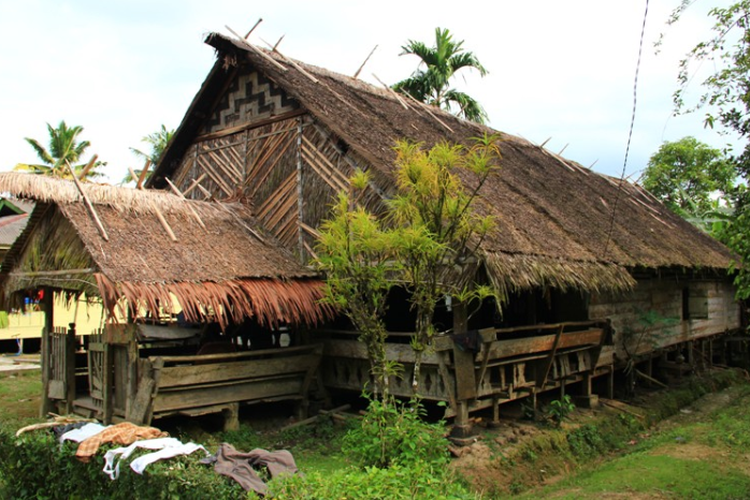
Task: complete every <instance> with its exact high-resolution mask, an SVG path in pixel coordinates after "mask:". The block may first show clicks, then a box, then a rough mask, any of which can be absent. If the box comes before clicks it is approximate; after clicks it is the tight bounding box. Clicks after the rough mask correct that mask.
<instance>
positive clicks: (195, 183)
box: [182, 172, 208, 197]
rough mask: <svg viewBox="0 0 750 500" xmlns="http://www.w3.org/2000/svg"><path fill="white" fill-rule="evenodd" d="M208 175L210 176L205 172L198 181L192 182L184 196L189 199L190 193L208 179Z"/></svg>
mask: <svg viewBox="0 0 750 500" xmlns="http://www.w3.org/2000/svg"><path fill="white" fill-rule="evenodd" d="M206 175H208V174H206V173H205V172H203V173H202V174H201V175H200V176H199V177H198V178H197V179H193V180H192V181H190V186H189V187H188V188H187V189H186V190H185V191H184V192H183V193H182V195H183V196H186V197H187V195H188V194H190V191H192V190H193V189H195V188H196V187H198V184H200V182H201V181H202V180H203V179H205V178H206Z"/></svg>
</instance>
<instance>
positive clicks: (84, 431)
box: [60, 423, 109, 443]
mask: <svg viewBox="0 0 750 500" xmlns="http://www.w3.org/2000/svg"><path fill="white" fill-rule="evenodd" d="M107 427H109V426H108V425H107V426H104V425H101V424H96V423H89V424H86V425H84V426H83V427H79V428H78V429H73V430H72V431H68V432H66V433H65V434H63V435H62V436H60V442H61V443H62V442H64V441H75V442H76V443H80V442H81V441H83V440H85V439H88V438H90V437H91V436H96V435H97V434H99V433H100V432H102V431H103V430H104V429H106V428H107Z"/></svg>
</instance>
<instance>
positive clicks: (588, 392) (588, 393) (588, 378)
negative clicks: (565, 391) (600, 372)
mask: <svg viewBox="0 0 750 500" xmlns="http://www.w3.org/2000/svg"><path fill="white" fill-rule="evenodd" d="M593 378H594V377H593V376H592V372H585V373H584V374H583V379H582V380H581V394H580V395H579V396H576V398H575V399H576V405H577V406H580V407H582V408H596V407H597V406H599V395H597V394H594V393H593V390H592V380H593Z"/></svg>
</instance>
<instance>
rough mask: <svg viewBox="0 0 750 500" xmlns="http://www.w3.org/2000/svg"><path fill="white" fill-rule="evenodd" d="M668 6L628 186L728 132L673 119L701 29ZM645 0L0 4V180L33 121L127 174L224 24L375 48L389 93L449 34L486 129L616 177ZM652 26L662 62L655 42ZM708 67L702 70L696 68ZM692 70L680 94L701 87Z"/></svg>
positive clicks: (341, 63)
mask: <svg viewBox="0 0 750 500" xmlns="http://www.w3.org/2000/svg"><path fill="white" fill-rule="evenodd" d="M678 3H679V0H651V2H650V6H649V13H648V17H647V24H646V40H645V43H644V49H643V60H642V63H641V68H640V77H639V86H638V107H637V114H636V122H635V131H634V135H633V142H632V146H631V153H630V159H629V162H628V168H627V174H628V175H632V176H637V173H638V171H640V170H641V169H642V168H644V166H645V164H646V162H647V161H648V158H649V156H650V155H651V154H653V153H654V152H655V151H656V150H657V149H658V147H659V145H660V144H661V143H662V142H664V141H673V140H677V139H680V138H682V137H684V136H686V135H694V136H696V137H698V138H699V139H700V140H703V141H704V142H707V143H709V144H711V145H712V146H714V147H722V146H723V145H724V144H726V143H727V141H728V139H727V138H726V137H721V136H719V135H718V134H717V133H716V132H714V131H707V130H704V128H703V125H702V123H703V116H702V113H699V114H696V115H692V116H687V117H672V101H671V94H672V92H673V91H674V90H675V87H676V74H677V63H678V61H679V59H680V58H681V56H683V55H684V54H685V53H686V52H687V51H688V50H689V49H690V48H691V47H692V46H693V45H695V43H697V42H698V41H699V40H701V39H703V38H705V37H706V36H707V35H708V34H709V28H710V25H711V23H710V21H709V19H708V18H707V17H706V12H707V10H708V9H709V8H710V7H711V6H712V5H716V4H720V5H721V4H726V3H727V2H725V1H724V2H722V1H719V0H699V1H698V2H696V4H694V5H693V6H692V7H691V8H690V10H689V11H688V13H687V14H686V15H685V16H684V18H683V20H682V21H681V22H680V23H678V24H677V25H675V26H672V27H667V26H666V25H665V21H666V19H667V18H668V16H669V13H670V12H671V11H672V9H673V8H674V7H675V6H676V5H677V4H678ZM645 7H646V2H645V0H644V1H638V0H568V1H565V2H562V1H559V0H526V1H523V2H518V1H510V0H498V1H495V2H492V3H490V2H486V3H484V2H482V3H480V2H457V1H451V2H446V1H434V0H433V1H420V2H406V1H398V2H396V1H390V0H381V1H378V2H357V1H353V0H348V1H326V0H318V1H314V2H313V1H305V2H303V1H298V2H293V1H283V0H275V1H265V2H259V1H255V0H245V1H233V0H211V1H208V0H179V1H177V0H174V1H173V0H168V1H159V0H128V1H119V0H108V1H103V0H23V1H18V0H0V37H2V44H1V45H0V116H1V117H2V120H0V137H1V138H2V139H0V141H1V143H0V145H1V147H0V170H11V169H12V168H13V167H14V166H15V165H16V163H19V162H23V163H35V162H36V161H37V160H36V156H35V154H34V153H33V151H32V150H31V148H30V147H29V146H28V144H26V142H25V141H24V140H23V138H24V137H33V138H36V139H38V140H40V141H41V142H43V143H44V144H46V143H47V138H48V134H47V130H46V125H45V123H47V122H49V123H51V124H53V125H57V123H59V122H60V120H65V121H66V122H67V123H68V125H82V126H83V127H84V132H83V134H82V136H81V137H82V139H86V140H89V141H90V142H91V143H92V146H91V148H90V150H89V151H90V153H97V154H98V155H99V157H100V159H102V160H104V161H107V162H108V163H109V166H108V167H107V169H106V172H107V173H108V174H109V175H108V177H109V180H110V181H111V182H119V180H120V179H122V177H123V176H124V175H125V173H126V170H127V167H128V166H131V167H133V168H140V167H141V164H140V160H138V159H137V158H136V157H135V156H133V154H132V153H131V152H130V151H129V147H138V148H147V146H146V145H145V144H143V143H141V142H140V140H141V138H142V137H143V136H144V135H146V134H149V133H151V132H154V131H156V130H157V129H158V128H159V127H160V125H161V124H165V125H166V126H167V127H169V128H176V127H177V126H178V125H179V123H180V121H181V119H182V117H183V115H184V113H185V111H186V110H187V107H188V105H189V104H190V102H191V100H192V98H193V96H194V95H195V93H196V92H197V91H198V89H199V87H200V85H201V83H202V82H203V80H204V78H205V77H206V76H207V74H208V71H209V69H210V68H211V65H212V64H213V61H214V53H213V49H212V48H211V47H209V46H207V45H205V44H204V43H203V39H204V37H205V34H206V33H208V32H211V31H219V32H224V33H227V31H226V29H225V27H224V26H225V25H228V26H229V27H231V28H232V29H234V30H235V31H237V32H239V33H242V34H243V35H244V34H245V33H246V32H247V30H248V29H249V28H250V27H252V25H253V24H254V23H255V22H256V21H257V20H258V18H263V20H264V21H263V22H262V23H261V24H260V26H259V27H258V28H257V29H256V30H255V32H254V33H253V35H252V36H251V39H250V40H251V41H252V42H253V43H257V44H260V45H263V41H264V40H265V41H267V42H270V43H275V42H276V40H278V38H279V37H281V36H282V35H285V38H284V40H283V41H282V43H281V45H280V46H279V50H280V51H281V52H282V53H284V54H285V55H287V56H290V57H294V58H296V59H299V60H302V61H304V62H307V63H310V64H315V65H318V66H322V67H325V68H327V69H330V70H333V71H337V72H340V73H344V74H349V75H352V74H353V73H354V72H355V71H356V70H357V68H358V67H359V66H360V64H361V63H362V62H363V61H364V59H365V58H366V57H367V54H368V53H369V52H370V51H371V50H372V48H373V47H374V46H375V45H378V49H377V51H376V52H375V54H374V55H373V57H372V58H371V59H370V61H369V62H368V64H367V66H366V67H365V69H364V71H363V72H362V75H361V78H363V79H365V80H368V81H370V82H373V83H376V84H377V80H376V79H375V78H374V77H373V76H372V74H373V73H374V74H375V75H377V77H378V78H380V79H381V80H382V81H384V82H387V83H389V84H392V83H394V82H396V81H398V80H400V79H402V78H405V77H406V76H408V75H409V74H410V73H411V72H412V71H413V70H414V69H415V68H416V66H417V63H418V60H417V59H416V57H414V56H401V57H399V52H400V47H401V45H403V44H404V43H405V42H406V41H407V40H408V39H416V40H420V41H424V42H428V43H429V42H432V41H433V40H434V30H435V27H438V26H439V27H444V28H449V29H450V30H451V32H453V33H454V34H455V37H456V38H457V39H463V40H464V41H465V43H464V47H465V48H467V49H469V50H471V51H473V52H474V53H475V54H476V55H477V57H478V58H479V60H480V61H481V62H482V64H483V65H484V66H485V67H486V68H487V69H488V70H489V75H488V76H487V77H485V78H483V79H481V78H479V77H478V76H477V74H476V73H466V74H465V78H461V79H459V80H458V81H457V85H458V86H460V87H462V88H463V89H464V90H466V91H467V92H469V93H470V94H472V95H473V96H474V97H475V98H476V99H477V100H479V101H480V103H482V104H483V106H484V107H485V109H486V110H487V112H488V114H489V116H490V125H491V126H492V127H493V128H495V129H498V130H501V131H503V132H508V133H511V134H515V135H520V136H522V137H524V138H526V139H528V140H531V141H533V142H536V143H542V142H544V141H545V140H547V139H548V138H550V137H551V139H550V140H549V142H548V143H547V148H548V149H550V150H551V151H554V152H559V151H560V150H562V149H563V148H565V151H564V153H563V156H565V157H567V158H570V159H572V160H575V161H577V162H579V163H581V164H583V165H584V166H587V167H588V166H591V165H592V164H595V165H594V167H593V168H594V170H597V171H599V172H604V173H608V174H611V175H616V176H619V175H620V171H621V169H622V165H623V159H624V155H625V147H626V144H627V137H628V128H629V125H630V116H631V110H632V107H633V78H634V72H635V67H636V60H637V56H638V41H639V36H640V31H641V25H642V22H643V15H644V10H645ZM662 32H666V38H665V41H664V45H663V48H662V50H661V53H660V54H658V55H656V54H655V49H654V46H653V45H654V41H655V40H656V39H657V38H658V37H659V34H660V33H662ZM710 69H711V68H702V70H703V71H704V73H705V71H706V70H710ZM700 80H701V75H700V74H699V75H698V76H697V77H696V78H695V80H694V82H693V84H692V87H691V89H692V92H693V96H694V97H695V96H697V94H698V93H699V92H700V87H699V85H698V84H699V82H700Z"/></svg>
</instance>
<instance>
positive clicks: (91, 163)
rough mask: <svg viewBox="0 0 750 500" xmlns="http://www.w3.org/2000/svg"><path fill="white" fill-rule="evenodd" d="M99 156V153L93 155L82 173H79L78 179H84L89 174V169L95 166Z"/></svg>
mask: <svg viewBox="0 0 750 500" xmlns="http://www.w3.org/2000/svg"><path fill="white" fill-rule="evenodd" d="M97 158H99V156H98V155H94V156H92V157H91V159H90V160H89V162H88V163H87V164H86V166H85V167H83V170H81V173H80V174H78V180H80V181H82V180H83V179H84V178H86V174H88V173H89V170H91V167H93V166H94V164H95V163H96V160H97Z"/></svg>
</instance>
